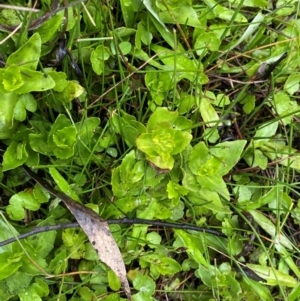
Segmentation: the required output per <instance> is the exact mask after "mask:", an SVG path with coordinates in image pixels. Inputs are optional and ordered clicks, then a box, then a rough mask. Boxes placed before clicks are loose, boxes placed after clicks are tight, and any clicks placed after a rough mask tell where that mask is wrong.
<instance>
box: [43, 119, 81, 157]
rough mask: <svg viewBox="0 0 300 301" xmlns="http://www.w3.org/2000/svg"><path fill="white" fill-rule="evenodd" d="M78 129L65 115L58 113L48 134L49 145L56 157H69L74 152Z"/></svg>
mask: <svg viewBox="0 0 300 301" xmlns="http://www.w3.org/2000/svg"><path fill="white" fill-rule="evenodd" d="M76 136H77V131H76V128H75V126H73V125H71V122H70V120H69V119H68V118H67V117H66V116H65V115H62V114H60V115H58V116H57V118H56V120H55V122H54V124H53V125H52V127H51V130H50V132H49V135H48V147H50V148H52V149H53V153H54V154H55V156H56V157H58V158H61V159H67V158H69V157H71V156H72V155H73V154H74V144H75V141H76Z"/></svg>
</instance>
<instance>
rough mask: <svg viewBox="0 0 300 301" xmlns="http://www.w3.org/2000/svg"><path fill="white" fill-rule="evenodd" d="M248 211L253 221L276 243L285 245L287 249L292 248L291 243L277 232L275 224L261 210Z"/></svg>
mask: <svg viewBox="0 0 300 301" xmlns="http://www.w3.org/2000/svg"><path fill="white" fill-rule="evenodd" d="M249 213H250V214H251V215H252V216H253V218H254V220H255V222H257V224H258V225H259V226H260V227H262V228H263V229H264V231H266V232H267V233H268V234H269V235H270V236H271V237H272V239H274V240H275V239H276V241H278V243H280V244H281V245H283V246H285V247H286V248H288V249H289V250H293V245H292V243H291V242H290V241H289V240H288V239H287V238H286V236H285V235H283V234H282V233H279V232H278V230H277V229H276V226H275V225H274V224H273V223H272V222H271V221H270V220H269V219H268V218H267V217H266V216H264V215H263V214H262V213H261V212H259V211H257V210H249Z"/></svg>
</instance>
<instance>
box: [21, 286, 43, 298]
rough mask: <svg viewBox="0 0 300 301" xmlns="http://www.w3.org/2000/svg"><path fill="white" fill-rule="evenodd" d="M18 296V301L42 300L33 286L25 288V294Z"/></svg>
mask: <svg viewBox="0 0 300 301" xmlns="http://www.w3.org/2000/svg"><path fill="white" fill-rule="evenodd" d="M18 296H19V297H20V301H42V298H41V297H40V295H39V294H38V293H37V291H36V290H35V289H34V287H33V286H30V287H29V288H27V289H26V291H25V292H21V293H19V294H18Z"/></svg>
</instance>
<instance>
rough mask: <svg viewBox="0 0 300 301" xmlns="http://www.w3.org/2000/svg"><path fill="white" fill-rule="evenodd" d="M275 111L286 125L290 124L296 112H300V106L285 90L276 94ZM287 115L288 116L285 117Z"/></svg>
mask: <svg viewBox="0 0 300 301" xmlns="http://www.w3.org/2000/svg"><path fill="white" fill-rule="evenodd" d="M274 105H275V108H274V109H275V112H276V114H278V115H279V116H280V117H281V121H282V122H283V124H284V125H289V124H290V123H291V122H292V120H293V117H294V115H295V114H296V113H299V106H298V104H297V102H296V101H294V100H291V99H290V97H289V96H288V95H287V94H285V93H284V92H279V93H276V94H275V95H274ZM283 116H286V117H283Z"/></svg>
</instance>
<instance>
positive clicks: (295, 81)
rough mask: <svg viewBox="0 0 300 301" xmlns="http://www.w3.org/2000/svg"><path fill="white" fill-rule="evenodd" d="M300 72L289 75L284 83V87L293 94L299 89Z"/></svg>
mask: <svg viewBox="0 0 300 301" xmlns="http://www.w3.org/2000/svg"><path fill="white" fill-rule="evenodd" d="M299 82H300V74H295V73H292V74H290V75H289V77H288V79H287V80H286V82H285V84H284V89H285V90H286V91H287V92H288V93H289V94H290V95H293V94H294V93H295V92H297V91H298V90H299Z"/></svg>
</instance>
